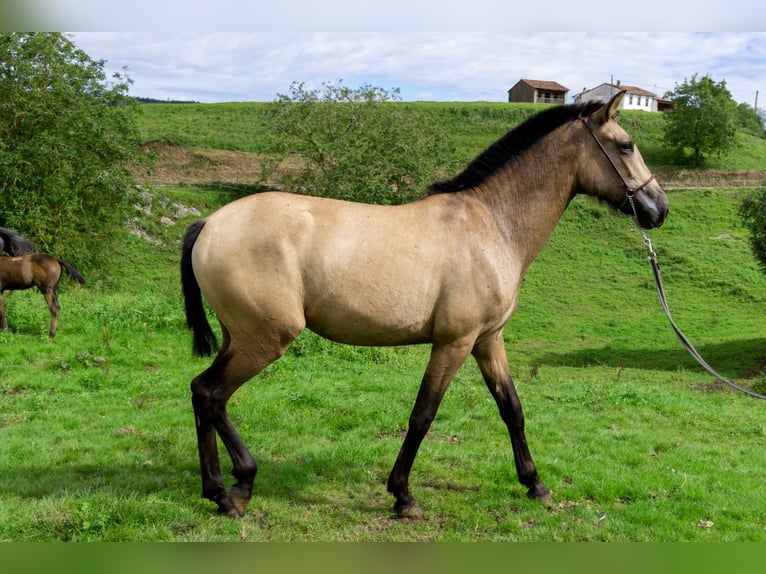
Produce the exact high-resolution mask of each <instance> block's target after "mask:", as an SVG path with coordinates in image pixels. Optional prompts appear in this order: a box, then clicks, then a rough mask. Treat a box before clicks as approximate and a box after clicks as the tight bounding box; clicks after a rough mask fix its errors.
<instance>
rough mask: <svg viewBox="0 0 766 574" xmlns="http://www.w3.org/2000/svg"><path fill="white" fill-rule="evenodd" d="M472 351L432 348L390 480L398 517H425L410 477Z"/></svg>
mask: <svg viewBox="0 0 766 574" xmlns="http://www.w3.org/2000/svg"><path fill="white" fill-rule="evenodd" d="M469 352H470V344H454V345H436V344H434V346H433V348H432V349H431V358H430V360H429V362H428V367H427V368H426V372H425V375H424V376H423V381H422V382H421V384H420V390H419V391H418V396H417V399H415V406H414V407H413V408H412V414H410V420H409V427H408V429H407V435H406V436H405V438H404V442H403V443H402V447H401V449H400V450H399V455H398V456H397V457H396V462H395V463H394V467H393V469H391V474H390V475H389V477H388V491H389V492H390V493H391V494H393V495H394V498H396V502H395V503H394V511H395V512H396V514H397V516H399V518H422V516H423V508H422V507H421V506H420V505H419V504H418V503H417V501H416V500H415V497H414V496H412V494H410V490H409V476H410V471H411V470H412V465H413V463H414V462H415V456H416V455H417V453H418V448H419V447H420V443H421V442H423V438H424V437H425V436H426V433H427V432H428V429H429V428H430V427H431V423H432V422H433V420H434V417H436V411H437V410H438V409H439V404H440V403H441V400H442V398H443V397H444V393H445V392H446V391H447V387H448V386H449V383H450V381H451V380H452V377H454V376H455V373H456V372H457V370H458V368H460V365H462V364H463V362H464V361H465V359H466V357H467V356H468V354H469Z"/></svg>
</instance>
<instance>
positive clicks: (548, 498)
mask: <svg viewBox="0 0 766 574" xmlns="http://www.w3.org/2000/svg"><path fill="white" fill-rule="evenodd" d="M527 496H528V497H529V498H531V499H533V500H537V501H539V502H540V503H541V504H542V505H543V506H553V496H552V495H551V491H550V490H548V489H547V488H546V487H544V486H540V487H532V488H530V489H529V491H527Z"/></svg>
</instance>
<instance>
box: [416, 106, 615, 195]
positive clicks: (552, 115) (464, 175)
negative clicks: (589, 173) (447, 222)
mask: <svg viewBox="0 0 766 574" xmlns="http://www.w3.org/2000/svg"><path fill="white" fill-rule="evenodd" d="M602 105H603V103H602V102H597V101H593V102H586V103H584V104H570V105H566V106H555V107H552V108H550V109H547V110H545V111H542V112H539V113H537V114H535V115H534V116H532V117H531V118H529V119H528V120H526V121H525V122H523V123H522V124H520V125H519V126H517V127H515V128H514V129H512V130H511V131H509V132H508V133H507V134H505V135H504V136H503V137H501V138H500V139H499V140H497V141H496V142H495V143H493V144H492V145H491V146H489V147H488V148H487V149H485V150H484V151H483V152H481V153H480V154H479V155H478V156H477V157H476V159H474V160H473V161H472V162H471V163H469V164H468V167H466V168H465V169H464V170H463V171H462V172H460V173H459V174H458V175H456V176H455V177H453V178H452V179H447V180H444V181H437V182H435V183H432V184H431V185H430V186H429V187H428V189H427V192H428V195H433V194H436V193H450V192H453V191H461V190H463V189H469V188H472V187H476V186H477V185H479V184H481V183H482V182H484V181H486V180H487V178H489V177H490V176H492V175H494V174H495V173H497V172H498V171H500V169H501V168H503V167H505V166H506V165H507V164H508V163H509V162H511V161H512V160H513V159H515V158H517V157H519V156H520V155H522V154H523V153H524V152H525V151H526V150H527V149H529V148H530V147H531V146H532V145H533V144H534V143H536V142H538V141H539V140H540V139H541V138H543V137H544V136H546V135H548V134H549V133H551V132H552V131H553V130H555V129H556V128H558V127H561V126H562V125H564V124H566V123H568V122H571V121H573V120H576V119H577V118H579V117H587V116H589V115H591V114H592V113H593V112H595V111H596V110H597V109H598V108H600V107H601V106H602Z"/></svg>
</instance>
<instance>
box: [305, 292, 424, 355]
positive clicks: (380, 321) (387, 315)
mask: <svg viewBox="0 0 766 574" xmlns="http://www.w3.org/2000/svg"><path fill="white" fill-rule="evenodd" d="M306 326H307V327H308V328H309V329H311V330H312V331H314V332H315V333H317V334H319V335H321V336H323V337H325V338H327V339H331V340H333V341H337V342H339V343H346V344H349V345H411V344H415V343H426V342H429V341H430V340H431V336H432V322H431V312H430V310H428V311H427V310H425V309H424V308H422V306H418V305H406V304H404V305H402V304H401V302H400V304H399V305H396V306H392V305H391V302H390V301H388V302H385V303H381V302H376V301H374V300H370V299H369V298H366V299H364V300H361V301H358V302H356V303H353V302H349V301H337V300H336V301H332V298H330V300H325V301H324V302H323V303H321V304H319V305H317V306H316V307H307V308H306Z"/></svg>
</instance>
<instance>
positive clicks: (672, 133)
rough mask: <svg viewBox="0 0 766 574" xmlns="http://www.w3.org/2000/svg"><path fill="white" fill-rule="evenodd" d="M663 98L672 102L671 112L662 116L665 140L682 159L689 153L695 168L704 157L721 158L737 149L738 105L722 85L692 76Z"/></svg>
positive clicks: (724, 85)
mask: <svg viewBox="0 0 766 574" xmlns="http://www.w3.org/2000/svg"><path fill="white" fill-rule="evenodd" d="M665 97H667V98H670V99H672V100H673V111H672V112H670V113H668V114H667V115H666V116H665V117H666V118H667V124H666V126H665V140H666V141H667V143H668V144H669V145H670V146H671V147H673V148H674V149H676V150H677V151H679V152H680V153H681V155H685V152H686V150H687V149H689V150H691V158H692V163H693V164H694V166H695V167H699V166H700V165H701V164H702V162H703V160H704V157H705V155H706V154H713V153H715V154H718V155H719V156H720V155H724V154H726V153H728V152H729V151H730V150H731V149H732V148H734V147H735V146H736V145H737V122H738V116H737V104H736V102H734V100H733V99H732V97H731V94H730V93H729V90H728V89H727V88H726V82H725V81H723V80H722V81H721V82H718V83H716V82H714V81H713V79H712V78H711V77H710V76H703V77H702V78H701V79H699V80H698V79H697V75H696V74H695V75H694V76H692V78H691V80H687V81H684V83H683V84H681V85H680V86H679V85H678V84H676V87H675V90H673V91H672V92H668V93H666V94H665Z"/></svg>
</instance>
